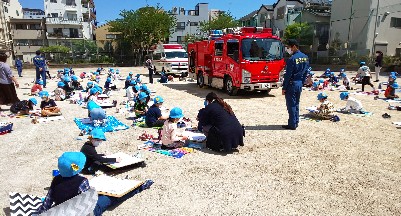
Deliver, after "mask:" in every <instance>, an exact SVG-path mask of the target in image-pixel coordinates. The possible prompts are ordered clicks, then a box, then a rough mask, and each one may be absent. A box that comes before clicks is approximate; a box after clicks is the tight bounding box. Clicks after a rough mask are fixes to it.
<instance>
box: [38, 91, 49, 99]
mask: <svg viewBox="0 0 401 216" xmlns="http://www.w3.org/2000/svg"><path fill="white" fill-rule="evenodd" d="M39 97H41V98H42V97H49V92H47V91H40V92H39Z"/></svg>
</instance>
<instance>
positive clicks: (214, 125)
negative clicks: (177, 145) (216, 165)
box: [199, 92, 244, 152]
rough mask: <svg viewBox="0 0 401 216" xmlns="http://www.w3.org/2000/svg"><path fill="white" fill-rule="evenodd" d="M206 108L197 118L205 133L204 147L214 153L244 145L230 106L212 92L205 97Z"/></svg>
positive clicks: (240, 127)
mask: <svg viewBox="0 0 401 216" xmlns="http://www.w3.org/2000/svg"><path fill="white" fill-rule="evenodd" d="M205 105H206V107H205V108H204V110H203V111H202V115H200V116H199V122H200V125H202V126H203V128H204V129H205V128H208V129H209V128H210V129H209V130H208V131H207V141H206V147H207V148H210V149H212V150H214V151H221V150H224V151H225V152H229V151H231V150H232V149H236V148H237V147H238V145H241V146H243V145H244V140H243V136H244V129H243V127H242V126H241V124H240V123H239V121H238V119H237V117H235V115H234V112H233V110H232V109H231V106H230V105H228V104H227V103H226V102H224V100H223V99H222V98H219V97H217V95H216V94H215V93H214V92H211V93H209V94H208V95H207V96H206V101H205Z"/></svg>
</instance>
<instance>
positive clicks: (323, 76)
mask: <svg viewBox="0 0 401 216" xmlns="http://www.w3.org/2000/svg"><path fill="white" fill-rule="evenodd" d="M330 74H331V70H330V68H327V69H326V71H325V72H324V73H323V74H322V75H321V76H320V77H319V78H329V77H330Z"/></svg>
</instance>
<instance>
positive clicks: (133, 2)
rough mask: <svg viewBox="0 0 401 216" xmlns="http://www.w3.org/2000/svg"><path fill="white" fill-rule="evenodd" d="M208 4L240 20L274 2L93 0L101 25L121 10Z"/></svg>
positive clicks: (26, 3)
mask: <svg viewBox="0 0 401 216" xmlns="http://www.w3.org/2000/svg"><path fill="white" fill-rule="evenodd" d="M19 1H20V3H21V4H22V7H28V8H40V9H43V6H44V3H43V0H19ZM200 2H202V3H209V9H220V10H225V11H231V13H232V14H233V15H234V16H235V17H236V18H240V17H242V16H245V15H247V14H249V13H250V12H252V11H254V10H257V9H259V8H260V6H261V5H262V4H273V3H275V2H276V0H212V1H208V0H95V5H96V10H97V20H98V22H100V23H99V24H103V23H104V22H105V21H106V20H113V19H116V18H118V17H119V12H120V11H121V10H123V9H126V10H130V9H134V10H135V9H138V8H140V7H143V6H146V4H149V5H151V6H155V5H156V4H157V3H160V6H162V7H163V8H164V9H166V10H170V9H171V8H172V7H184V8H185V9H186V10H188V9H195V5H196V4H197V3H200Z"/></svg>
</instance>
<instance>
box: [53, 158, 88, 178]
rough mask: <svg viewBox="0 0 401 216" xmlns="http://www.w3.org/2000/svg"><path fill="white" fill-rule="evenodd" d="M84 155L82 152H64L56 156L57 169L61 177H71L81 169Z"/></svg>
mask: <svg viewBox="0 0 401 216" xmlns="http://www.w3.org/2000/svg"><path fill="white" fill-rule="evenodd" d="M85 163H86V157H85V155H84V154H83V153H82V152H64V153H63V154H62V155H61V157H59V158H58V170H59V172H60V175H61V176H62V177H72V176H75V175H77V174H78V173H80V172H81V171H82V169H83V168H84V166H85Z"/></svg>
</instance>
